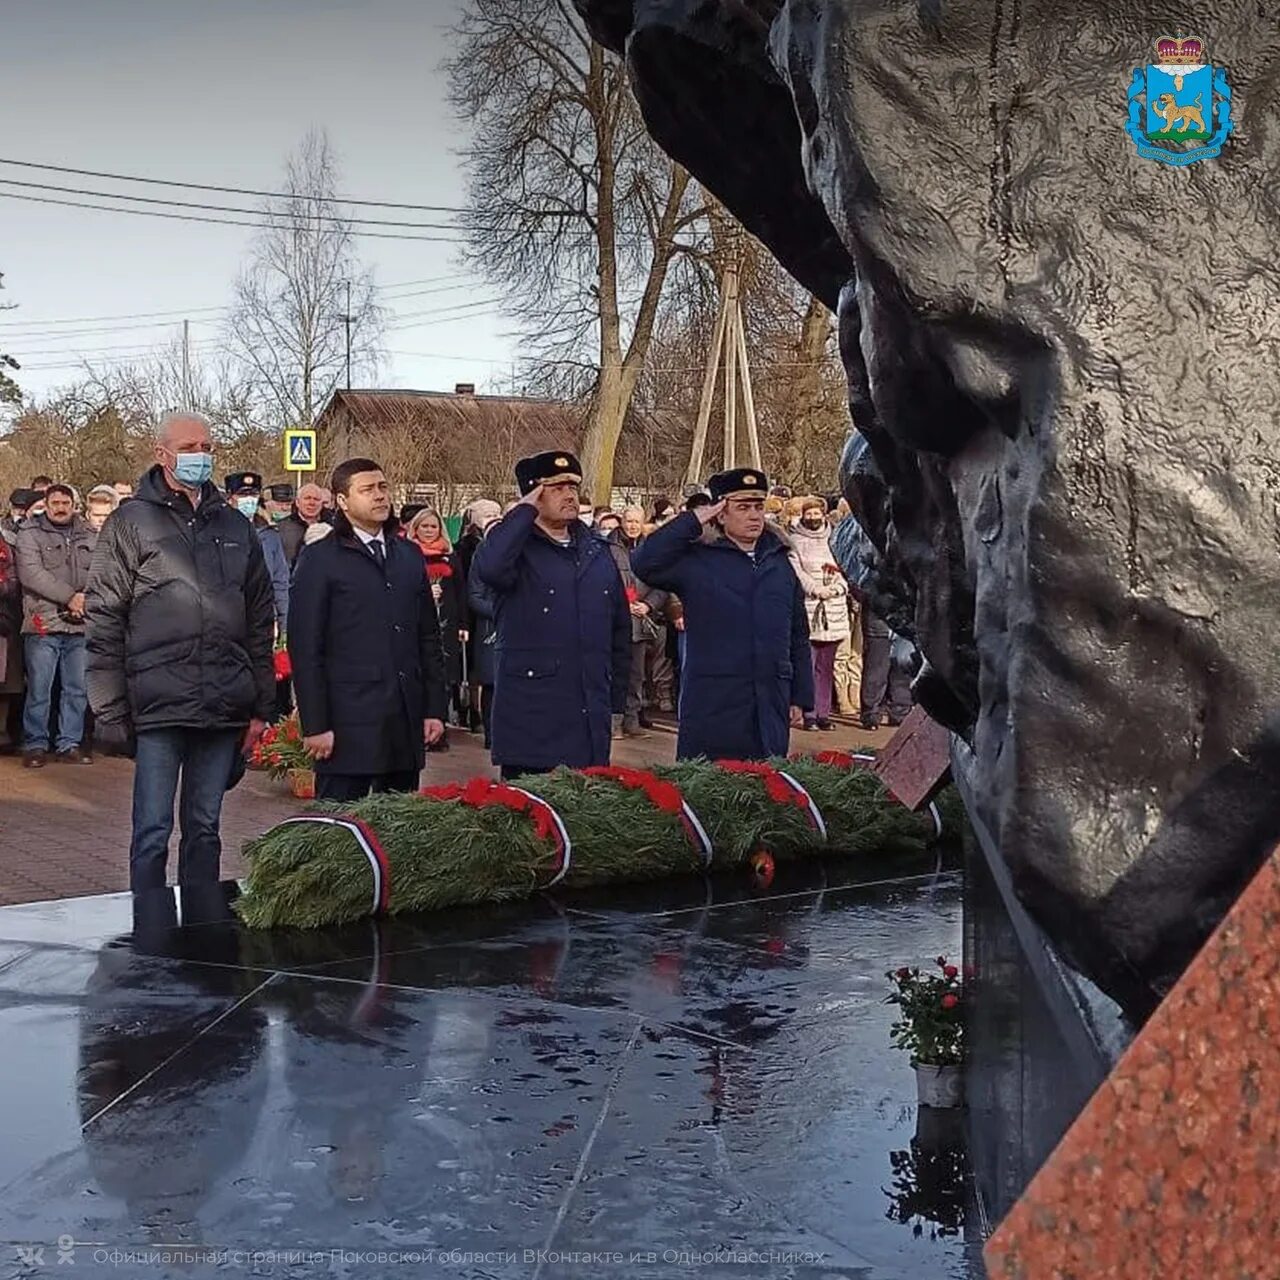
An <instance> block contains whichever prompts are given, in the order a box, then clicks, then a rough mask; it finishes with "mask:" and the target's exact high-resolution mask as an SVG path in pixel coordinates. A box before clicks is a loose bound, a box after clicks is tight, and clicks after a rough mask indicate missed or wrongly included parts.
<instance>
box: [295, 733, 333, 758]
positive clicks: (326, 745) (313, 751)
mask: <svg viewBox="0 0 1280 1280" xmlns="http://www.w3.org/2000/svg"><path fill="white" fill-rule="evenodd" d="M302 749H303V750H304V751H305V752H306V753H307V755H309V756H310V757H311V758H312V759H313V760H327V759H328V758H329V757H330V756H331V755H333V730H332V729H330V730H329V732H328V733H313V734H312V735H311V736H310V737H309V738H303V740H302Z"/></svg>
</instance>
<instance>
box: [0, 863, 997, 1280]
mask: <svg viewBox="0 0 1280 1280" xmlns="http://www.w3.org/2000/svg"><path fill="white" fill-rule="evenodd" d="M863 867H864V870H863V871H862V872H859V871H858V870H857V869H855V868H854V867H852V866H851V865H850V864H848V863H847V862H846V863H843V864H840V863H835V864H831V865H828V866H825V867H824V866H821V865H808V866H805V867H797V868H793V869H790V870H788V869H786V868H780V871H779V877H778V880H777V881H776V882H775V884H774V886H773V887H772V889H771V890H770V893H769V896H767V897H758V896H753V895H752V893H751V891H750V889H749V888H748V886H746V885H745V884H744V883H742V882H736V881H731V882H720V883H715V884H706V883H703V882H687V883H673V884H671V885H661V886H654V887H653V888H651V889H647V890H645V889H641V890H634V889H632V890H628V891H626V894H625V897H623V896H620V895H619V894H617V893H614V894H604V893H600V894H596V895H595V896H593V897H592V898H589V899H588V898H581V897H579V898H575V899H573V900H572V901H565V902H558V903H557V902H553V901H551V900H548V899H543V900H538V901H534V902H531V903H527V904H520V905H518V906H507V907H502V908H492V909H485V910H474V911H466V912H453V913H448V914H445V915H434V916H421V917H417V918H414V919H400V920H392V921H388V922H385V923H382V924H375V923H372V922H370V923H368V924H365V925H361V926H357V927H352V928H344V929H336V930H330V931H323V932H318V933H288V932H284V933H273V934H253V933H249V932H246V931H243V930H241V929H240V928H239V927H238V925H237V924H236V923H235V922H234V921H233V920H232V919H231V918H230V916H229V912H228V909H227V907H226V901H225V898H224V897H223V895H222V894H221V893H218V894H208V895H202V896H199V897H196V898H191V899H190V900H189V901H187V902H185V903H183V904H181V905H182V909H183V910H182V914H183V915H184V916H185V917H186V922H185V923H179V922H178V920H177V918H176V915H175V912H174V907H173V904H172V903H171V901H170V900H168V899H167V898H166V897H165V896H163V895H162V896H160V897H158V898H151V899H148V900H147V901H146V902H144V903H141V904H139V906H140V914H139V918H138V920H137V922H136V925H135V921H134V920H133V918H132V917H133V904H132V903H131V901H130V899H129V898H128V897H127V896H125V895H120V896H116V897H107V898H90V899H79V900H72V901H67V902H61V903H54V904H41V905H36V906H24V907H12V908H5V909H2V910H0V1038H2V1040H3V1044H4V1046H5V1062H6V1071H5V1080H6V1089H5V1093H4V1101H3V1104H2V1106H3V1117H2V1121H0V1129H2V1131H3V1133H4V1135H5V1140H4V1142H3V1143H2V1144H0V1204H3V1206H4V1207H3V1211H2V1213H3V1230H2V1231H0V1236H2V1237H3V1245H2V1246H0V1252H2V1255H3V1257H4V1260H5V1265H4V1266H0V1276H9V1275H15V1276H16V1275H22V1276H26V1275H37V1274H39V1275H43V1274H49V1273H54V1274H59V1273H61V1274H66V1275H68V1276H72V1277H80V1276H86V1275H90V1276H96V1275H106V1274H108V1273H109V1274H111V1275H113V1276H117V1277H118V1276H121V1275H129V1276H146V1277H152V1276H155V1277H160V1276H168V1275H172V1276H182V1277H204V1276H215V1275H217V1276H226V1275H255V1276H299V1277H300V1276H319V1275H334V1276H352V1277H355V1276H379V1277H382V1276H394V1275H399V1274H405V1275H409V1274H416V1275H430V1276H437V1275H448V1276H475V1277H507V1276H524V1277H534V1276H539V1277H541V1276H583V1277H586V1276H598V1275H602V1274H609V1275H625V1276H642V1277H643V1276H688V1275H690V1274H699V1275H706V1276H720V1275H768V1276H783V1277H785V1276H794V1277H806V1278H813V1280H816V1278H817V1277H823V1278H828V1277H857V1278H859V1280H891V1278H893V1280H896V1278H904V1280H905V1278H906V1277H911V1278H912V1280H934V1278H937V1280H951V1278H956V1280H958V1278H960V1277H968V1276H970V1275H976V1274H979V1272H978V1271H977V1270H976V1267H977V1265H979V1264H976V1263H975V1262H974V1254H975V1252H976V1245H977V1244H978V1243H979V1242H978V1240H977V1238H976V1235H975V1233H974V1232H973V1229H972V1224H971V1223H966V1222H965V1221H964V1218H963V1211H962V1210H958V1209H957V1206H958V1205H959V1206H962V1205H963V1203H964V1201H965V1198H966V1190H967V1188H966V1184H965V1153H964V1143H963V1127H962V1126H960V1127H957V1123H958V1122H957V1121H956V1120H954V1119H953V1120H947V1119H945V1118H939V1117H930V1116H928V1115H926V1117H925V1119H926V1121H927V1123H924V1124H918V1115H917V1108H916V1106H915V1099H914V1085H913V1078H912V1074H911V1071H910V1069H909V1067H908V1065H907V1063H906V1062H905V1061H904V1060H903V1058H902V1057H901V1055H899V1054H896V1053H895V1052H893V1051H892V1050H891V1048H890V1047H889V1045H888V1027H889V1023H890V1021H891V1020H892V1010H891V1009H890V1008H889V1007H887V1006H886V1005H885V1004H884V1003H883V1000H884V995H885V992H886V983H885V980H884V972H885V970H886V969H889V968H891V967H896V966H897V965H900V964H904V963H913V962H916V961H918V960H921V959H928V958H931V957H933V956H934V955H937V954H939V953H942V952H946V953H949V954H955V953H956V952H957V950H958V948H959V945H960V909H961V903H960V897H961V891H960V883H959V877H958V876H957V875H956V874H954V873H945V872H944V873H942V874H934V868H933V864H932V861H930V862H928V863H924V862H921V863H916V864H912V865H904V864H903V863H902V862H900V861H899V862H897V863H895V864H892V866H891V867H890V868H888V869H886V867H885V866H884V865H875V864H874V863H873V862H870V861H868V862H865V863H864V864H863ZM966 1230H967V1232H968V1236H969V1238H968V1239H966ZM60 1246H62V1247H64V1248H62V1250H61V1256H63V1257H66V1258H67V1259H68V1260H69V1261H70V1263H71V1265H69V1266H66V1267H65V1268H64V1269H63V1270H62V1271H61V1272H60V1270H59V1268H60ZM166 1250H167V1251H168V1252H167V1253H166ZM148 1251H150V1252H148ZM539 1251H543V1252H541V1253H540V1252H539ZM255 1252H257V1253H258V1254H259V1255H260V1256H257V1257H254V1256H252V1255H253V1254H254V1253H255Z"/></svg>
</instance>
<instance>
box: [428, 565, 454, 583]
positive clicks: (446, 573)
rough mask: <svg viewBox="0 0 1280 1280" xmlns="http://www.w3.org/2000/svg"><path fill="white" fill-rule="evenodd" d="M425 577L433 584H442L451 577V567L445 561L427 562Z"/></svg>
mask: <svg viewBox="0 0 1280 1280" xmlns="http://www.w3.org/2000/svg"><path fill="white" fill-rule="evenodd" d="M427 577H428V578H430V579H431V580H432V581H433V582H443V581H444V580H445V579H446V578H452V577H453V566H452V565H451V564H450V563H449V562H448V561H447V560H428V561H427Z"/></svg>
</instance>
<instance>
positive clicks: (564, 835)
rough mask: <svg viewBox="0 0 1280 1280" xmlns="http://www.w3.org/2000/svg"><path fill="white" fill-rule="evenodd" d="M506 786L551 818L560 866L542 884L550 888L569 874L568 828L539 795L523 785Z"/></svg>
mask: <svg viewBox="0 0 1280 1280" xmlns="http://www.w3.org/2000/svg"><path fill="white" fill-rule="evenodd" d="M506 786H507V787H509V788H510V789H511V790H512V791H518V792H519V793H520V794H521V795H522V796H524V798H525V799H526V800H528V801H529V803H530V804H532V805H533V806H534V807H535V808H537V809H540V810H541V811H542V812H543V813H545V814H546V815H547V817H548V818H550V819H551V827H552V831H553V834H554V835H555V843H556V853H557V854H558V855H559V857H560V866H559V867H558V868H557V869H556V873H555V875H553V876H552V877H551V879H550V880H548V881H547V883H546V885H544V886H543V887H544V888H547V889H550V888H551V887H552V886H553V885H557V884H559V883H560V881H561V880H563V879H564V878H565V876H567V875H568V874H569V863H570V860H571V858H572V856H573V841H572V840H571V839H570V838H569V831H568V828H567V827H566V826H565V825H564V822H563V821H562V820H561V817H560V815H559V814H558V813H557V812H556V811H555V809H553V808H552V807H551V805H550V803H549V802H548V801H546V800H544V799H543V798H542V797H541V796H535V795H534V794H533V792H532V791H526V790H525V789H524V788H523V787H513V786H511V784H510V783H507V784H506Z"/></svg>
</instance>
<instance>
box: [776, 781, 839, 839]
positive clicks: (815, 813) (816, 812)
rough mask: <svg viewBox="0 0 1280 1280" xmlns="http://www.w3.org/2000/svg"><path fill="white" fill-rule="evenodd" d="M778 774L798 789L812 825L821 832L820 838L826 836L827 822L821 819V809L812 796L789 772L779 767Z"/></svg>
mask: <svg viewBox="0 0 1280 1280" xmlns="http://www.w3.org/2000/svg"><path fill="white" fill-rule="evenodd" d="M778 774H779V776H780V777H783V778H785V779H786V780H787V782H788V784H789V785H790V786H791V787H792V788H793V789H794V790H795V791H798V792H799V793H800V794H801V795H802V796H803V797H804V802H805V804H807V805H808V806H809V813H810V814H811V815H812V817H813V825H814V826H815V827H817V828H818V830H819V831H820V832H821V833H822V838H823V839H824V840H825V839H826V838H827V824H826V823H825V822H824V821H823V820H822V811H821V810H820V809H819V808H818V806H817V805H816V804H814V802H813V797H812V796H811V795H810V794H809V793H808V792H807V791H806V790H805V789H804V788H803V787H802V786H801V785H800V784H799V783H798V782H797V781H796V780H795V779H794V778H793V777H792V776H791V775H790V774H789V773H785V772H784V771H783V770H781V769H779V770H778Z"/></svg>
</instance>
